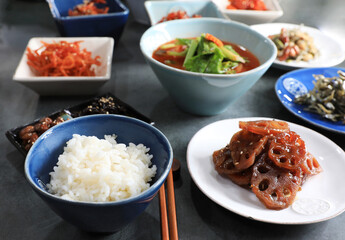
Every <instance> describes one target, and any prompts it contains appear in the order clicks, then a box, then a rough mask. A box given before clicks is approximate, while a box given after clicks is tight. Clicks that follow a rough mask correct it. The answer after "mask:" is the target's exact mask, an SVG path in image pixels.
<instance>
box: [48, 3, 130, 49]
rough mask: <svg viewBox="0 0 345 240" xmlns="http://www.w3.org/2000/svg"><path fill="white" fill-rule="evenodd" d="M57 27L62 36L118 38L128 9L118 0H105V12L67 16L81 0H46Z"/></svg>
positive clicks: (116, 40) (117, 39) (126, 17)
mask: <svg viewBox="0 0 345 240" xmlns="http://www.w3.org/2000/svg"><path fill="white" fill-rule="evenodd" d="M46 1H47V3H48V5H49V8H50V11H51V13H52V15H53V18H54V20H55V23H56V25H57V28H58V30H59V32H60V34H61V36H63V37H93V36H97V37H113V38H114V39H115V44H117V42H118V41H119V39H120V36H121V34H122V31H123V28H124V26H125V24H126V22H127V19H128V15H129V10H128V8H127V7H126V6H125V5H124V4H123V3H122V2H121V1H120V0H107V4H106V5H101V6H108V7H109V12H108V13H107V14H99V15H87V16H73V17H69V16H68V10H69V9H73V8H74V7H75V6H76V5H78V4H81V3H83V0H46Z"/></svg>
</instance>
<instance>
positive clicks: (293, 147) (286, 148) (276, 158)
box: [268, 131, 307, 170]
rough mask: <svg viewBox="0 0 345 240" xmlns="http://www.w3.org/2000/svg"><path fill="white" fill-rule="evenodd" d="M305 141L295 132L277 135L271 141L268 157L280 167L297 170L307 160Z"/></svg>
mask: <svg viewBox="0 0 345 240" xmlns="http://www.w3.org/2000/svg"><path fill="white" fill-rule="evenodd" d="M306 154H307V150H306V147H305V143H304V141H303V140H302V139H301V137H300V136H299V135H297V134H296V133H295V132H293V131H290V132H288V133H280V134H277V135H276V136H275V137H274V138H273V139H272V141H271V144H270V146H269V149H268V156H269V157H270V159H272V161H273V162H274V163H275V165H277V166H278V167H282V168H285V169H291V170H293V169H297V168H299V167H300V165H301V163H302V162H303V161H305V160H306Z"/></svg>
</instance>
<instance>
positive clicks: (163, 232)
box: [158, 183, 169, 240]
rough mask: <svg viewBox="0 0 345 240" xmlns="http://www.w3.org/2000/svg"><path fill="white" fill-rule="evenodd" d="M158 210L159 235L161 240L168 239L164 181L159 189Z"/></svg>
mask: <svg viewBox="0 0 345 240" xmlns="http://www.w3.org/2000/svg"><path fill="white" fill-rule="evenodd" d="M158 196H159V210H160V215H161V235H162V240H169V226H168V217H167V205H166V201H165V187H164V183H163V184H162V186H161V188H160V189H159V195H158Z"/></svg>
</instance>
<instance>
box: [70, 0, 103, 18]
mask: <svg viewBox="0 0 345 240" xmlns="http://www.w3.org/2000/svg"><path fill="white" fill-rule="evenodd" d="M106 3H107V2H106V0H91V1H88V0H85V1H84V3H82V4H78V5H77V6H75V7H74V8H73V10H71V9H69V10H68V16H81V15H96V14H106V13H108V11H109V7H103V8H99V7H97V6H96V4H106Z"/></svg>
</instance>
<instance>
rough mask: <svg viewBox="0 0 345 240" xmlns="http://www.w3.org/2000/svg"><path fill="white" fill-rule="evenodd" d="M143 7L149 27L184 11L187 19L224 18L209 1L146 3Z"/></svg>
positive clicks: (187, 0)
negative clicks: (176, 12) (173, 13)
mask: <svg viewBox="0 0 345 240" xmlns="http://www.w3.org/2000/svg"><path fill="white" fill-rule="evenodd" d="M144 5H145V9H146V12H147V14H148V16H149V18H150V22H151V25H155V24H157V23H158V22H159V21H160V20H161V19H162V18H163V17H166V16H167V15H168V14H169V13H171V12H175V11H178V10H182V11H185V12H186V13H187V15H188V16H189V17H191V16H193V15H194V14H197V15H201V16H202V17H213V18H223V19H225V18H226V17H225V16H224V14H223V13H221V12H220V11H219V9H218V8H217V6H216V5H215V4H214V3H213V2H212V1H211V0H201V1H195V0H179V1H146V2H145V3H144Z"/></svg>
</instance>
